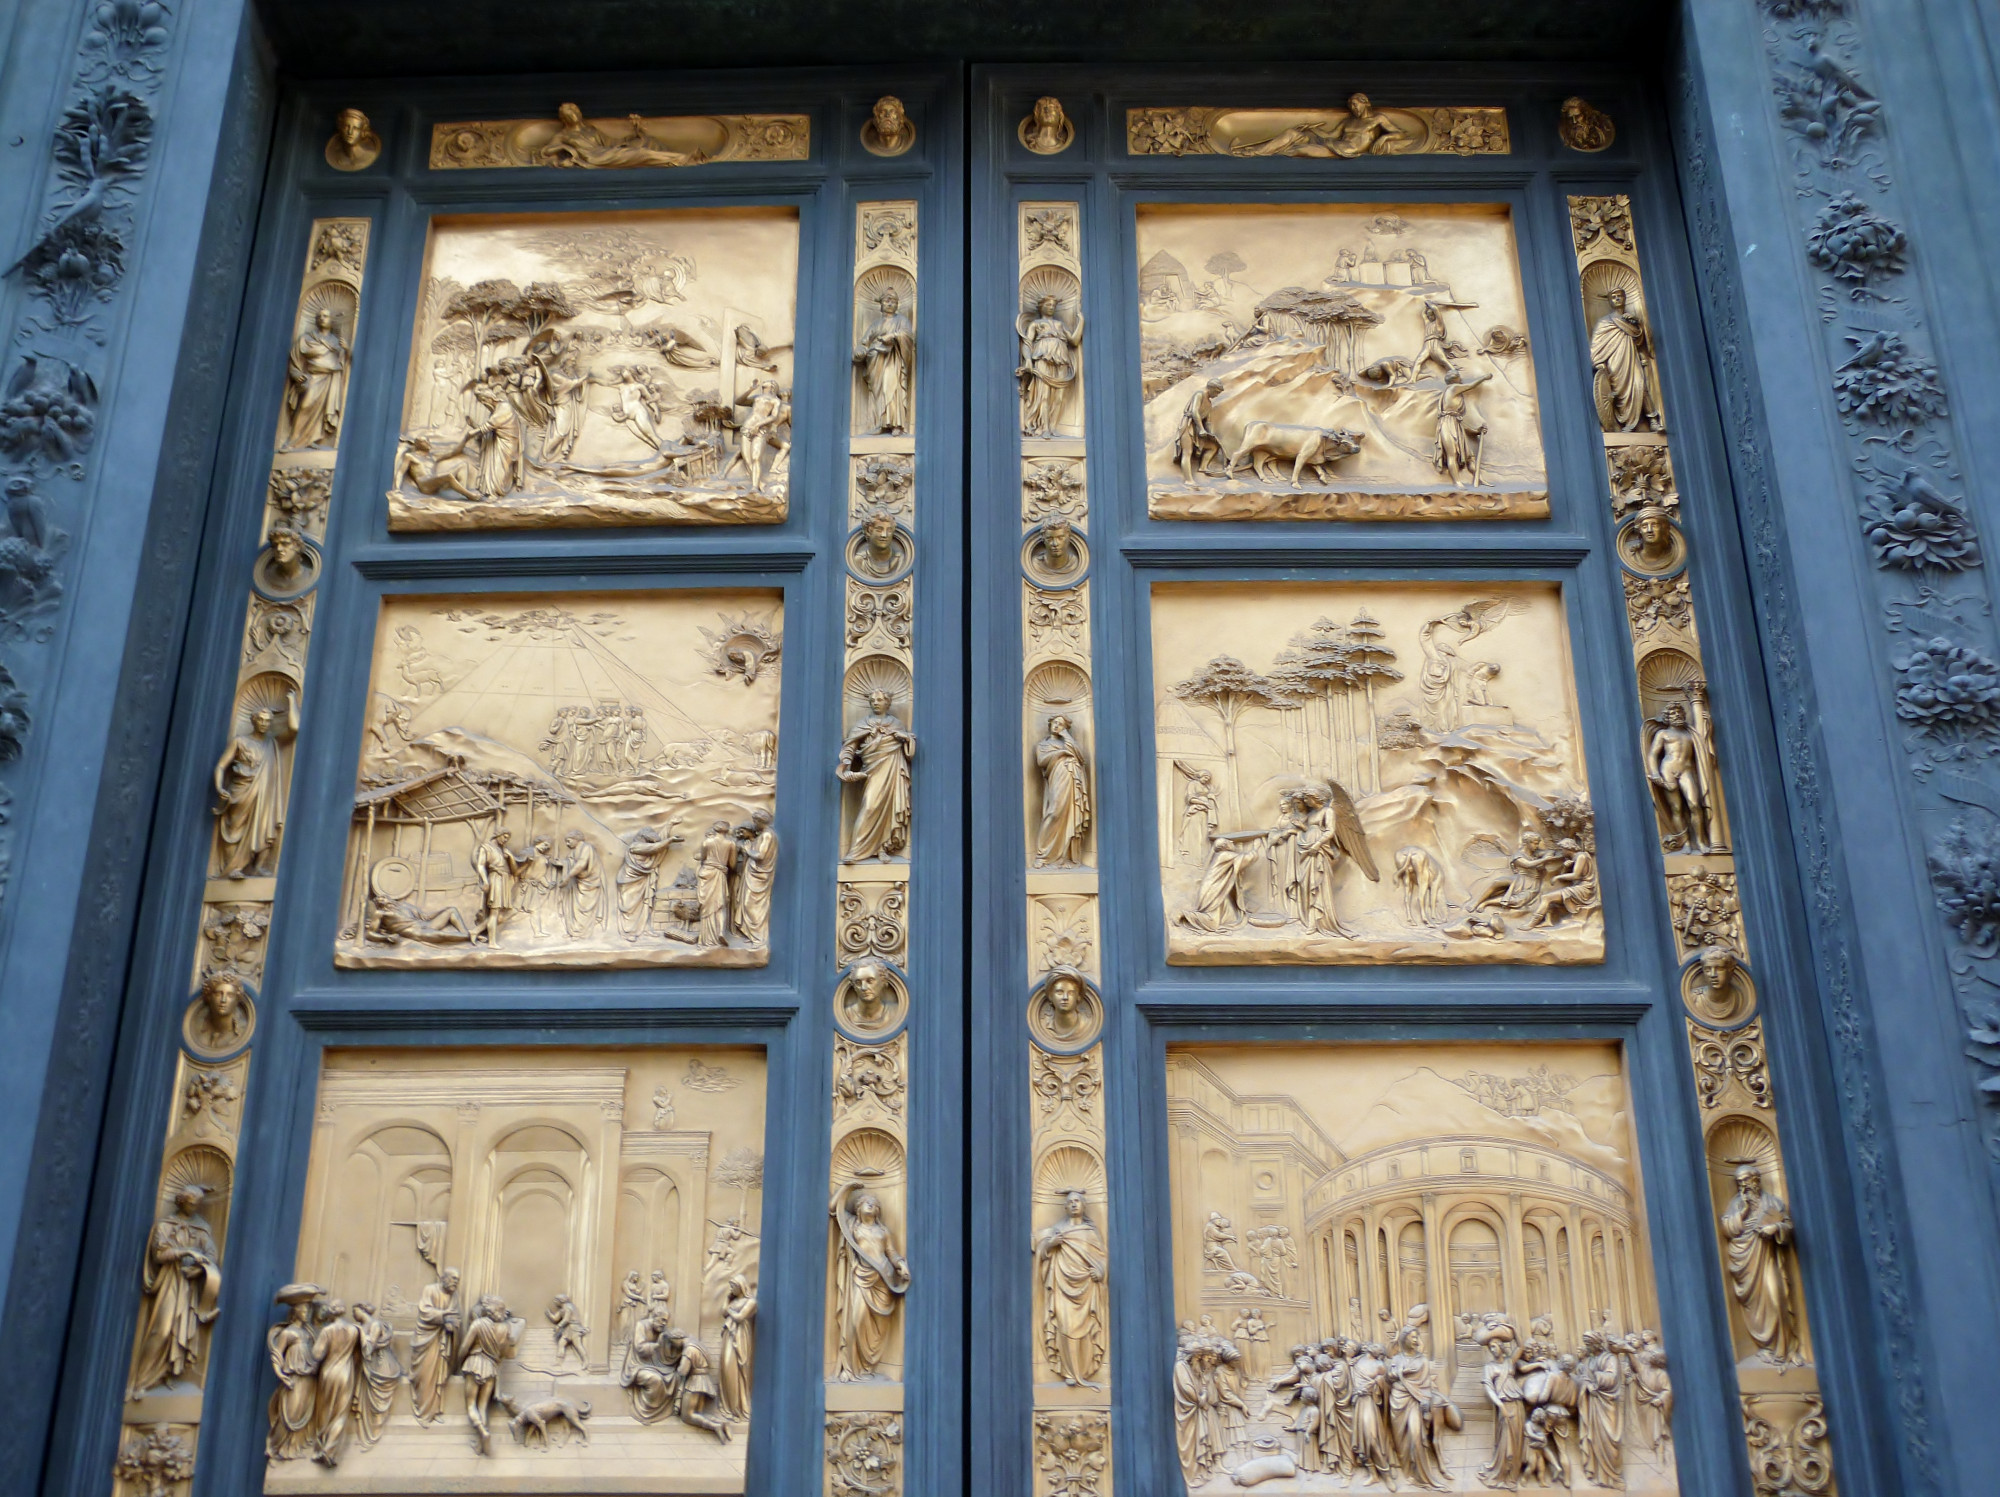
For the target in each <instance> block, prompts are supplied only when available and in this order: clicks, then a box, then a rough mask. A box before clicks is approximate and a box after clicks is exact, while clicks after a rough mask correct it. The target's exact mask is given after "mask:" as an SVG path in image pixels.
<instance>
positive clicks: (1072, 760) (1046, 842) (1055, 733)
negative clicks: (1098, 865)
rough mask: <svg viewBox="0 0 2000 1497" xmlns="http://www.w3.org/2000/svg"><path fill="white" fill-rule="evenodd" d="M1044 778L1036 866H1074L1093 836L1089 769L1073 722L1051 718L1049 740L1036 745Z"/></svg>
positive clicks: (1065, 717)
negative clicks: (1078, 744) (1071, 724)
mask: <svg viewBox="0 0 2000 1497" xmlns="http://www.w3.org/2000/svg"><path fill="white" fill-rule="evenodd" d="M1035 765H1036V768H1037V769H1039V770H1040V771H1041V776H1042V820H1041V826H1040V828H1039V829H1038V830H1037V832H1036V834H1035V866H1036V867H1037V868H1047V867H1051V866H1055V867H1062V866H1074V865H1076V864H1078V863H1080V862H1082V861H1083V852H1084V845H1085V840H1086V839H1087V838H1088V837H1089V835H1090V822H1091V805H1090V770H1089V768H1088V766H1087V765H1086V763H1085V761H1084V756H1083V750H1082V749H1081V748H1079V747H1078V746H1077V741H1076V735H1075V733H1074V732H1073V731H1072V729H1071V727H1070V720H1069V718H1068V717H1067V716H1065V715H1064V714H1062V713H1057V714H1056V715H1055V716H1053V717H1051V718H1050V719H1049V730H1048V734H1047V736H1046V737H1044V738H1043V739H1042V741H1041V742H1040V743H1038V744H1036V745H1035Z"/></svg>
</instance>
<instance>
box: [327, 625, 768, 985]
mask: <svg viewBox="0 0 2000 1497" xmlns="http://www.w3.org/2000/svg"><path fill="white" fill-rule="evenodd" d="M776 600H777V594H775V593H770V592H764V591H756V592H728V593H720V592H708V591H699V590H690V591H676V592H654V593H632V592H628V593H619V594H590V595H585V596H579V595H575V594H563V595H546V594H539V595H532V596H500V597H496V596H492V595H487V596H482V597H478V598H470V597H463V598H419V597H407V596H406V597H398V598H393V599H390V600H387V601H386V602H385V603H384V605H383V612H382V617H381V620H380V625H379V628H378V632H377V640H376V656H375V665H374V672H373V676H372V678H371V681H372V692H373V698H374V700H375V701H376V703H377V704H378V709H377V710H375V711H374V712H373V713H372V714H371V718H372V720H371V725H370V726H369V728H368V729H367V731H366V732H365V734H364V737H363V743H362V753H361V761H360V766H359V772H358V774H357V777H356V787H355V799H354V811H353V817H354V820H353V827H352V831H351V832H350V836H349V862H348V870H347V889H346V905H345V914H346V922H347V923H346V924H345V925H344V926H343V928H342V929H341V931H340V933H339V937H338V943H337V945H336V948H335V958H336V961H337V962H338V963H339V964H340V965H343V966H357V967H382V966H402V967H414V966H478V967H520V966H562V967H584V966H614V967H633V966H661V965H665V966H671V965H690V964H691V965H706V966H758V965H762V964H763V963H764V962H765V961H766V960H768V958H769V951H770V936H771V929H770V928H771V911H772V901H773V894H774V888H775V881H776V876H777V859H778V836H777V834H776V832H775V831H774V830H773V824H774V819H775V807H774V797H775V792H776V785H777V761H776V744H777V722H778V701H779V695H780V678H781V668H780V661H781V657H782V651H783V646H782V637H781V633H780V629H779V617H778V613H777V611H776V609H775V608H769V609H760V610H759V611H758V614H757V620H758V634H757V646H756V654H755V655H754V656H749V655H747V654H745V652H744V649H742V648H739V647H737V646H736V645H735V644H734V643H733V642H734V641H737V640H738V638H739V636H740V635H741V633H742V629H743V627H744V625H743V620H744V619H745V618H746V617H748V615H747V614H745V613H742V612H740V611H739V610H738V609H737V608H736V606H735V605H738V604H741V603H744V602H752V603H757V604H774V603H775V602H776ZM718 622H719V623H720V625H721V627H720V628H719V629H718V628H717V627H716V625H717V624H718ZM717 641H721V646H720V648H722V649H723V650H724V652H725V664H728V667H729V668H727V669H721V668H718V667H717V666H716V664H715V661H716V659H717V649H718V645H717V643H716V642H717ZM731 649H735V650H736V659H735V661H734V663H731V662H729V660H728V657H727V653H726V652H727V651H729V650H731ZM745 662H754V668H752V665H751V664H749V663H745Z"/></svg>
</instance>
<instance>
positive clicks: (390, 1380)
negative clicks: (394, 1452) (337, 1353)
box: [353, 1301, 403, 1446]
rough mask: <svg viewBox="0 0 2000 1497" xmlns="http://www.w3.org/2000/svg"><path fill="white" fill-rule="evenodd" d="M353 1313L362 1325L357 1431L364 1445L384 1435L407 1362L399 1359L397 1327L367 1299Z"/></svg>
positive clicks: (355, 1413) (355, 1419)
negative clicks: (378, 1312) (397, 1358)
mask: <svg viewBox="0 0 2000 1497" xmlns="http://www.w3.org/2000/svg"><path fill="white" fill-rule="evenodd" d="M353 1314H354V1320H355V1323H356V1324H357V1325H359V1326H360V1327H361V1387H360V1390H359V1393H358V1396H357V1397H356V1399H355V1403H354V1434H355V1438H356V1439H358V1440H360V1442H361V1443H362V1445H364V1446H370V1445H373V1444H374V1443H375V1442H376V1441H377V1440H379V1439H381V1438H382V1431H383V1429H384V1428H385V1427H386V1426H387V1425H388V1423H389V1411H390V1410H391V1409H392V1408H393V1407H394V1406H395V1402H396V1385H397V1384H398V1383H400V1382H402V1380H403V1364H402V1363H401V1362H399V1361H397V1360H396V1328H395V1327H394V1326H392V1325H390V1324H389V1322H388V1321H386V1320H384V1319H382V1317H381V1316H379V1315H377V1314H376V1313H375V1307H374V1306H373V1305H371V1304H368V1303H366V1302H365V1301H358V1302H356V1304H355V1306H354V1311H353Z"/></svg>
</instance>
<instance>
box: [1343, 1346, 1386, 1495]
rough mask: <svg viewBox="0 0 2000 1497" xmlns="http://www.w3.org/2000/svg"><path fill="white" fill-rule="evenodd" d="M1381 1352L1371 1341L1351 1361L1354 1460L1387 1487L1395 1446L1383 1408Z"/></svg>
mask: <svg viewBox="0 0 2000 1497" xmlns="http://www.w3.org/2000/svg"><path fill="white" fill-rule="evenodd" d="M1383 1351H1384V1348H1382V1347H1381V1346H1379V1345H1377V1344H1376V1343H1375V1342H1372V1341H1371V1342H1369V1343H1368V1345H1366V1346H1364V1347H1362V1348H1361V1354H1360V1355H1359V1356H1357V1357H1356V1358H1355V1359H1354V1374H1353V1375H1354V1460H1355V1464H1356V1465H1357V1466H1358V1467H1360V1469H1361V1470H1363V1471H1367V1472H1373V1473H1374V1474H1375V1476H1376V1478H1377V1479H1378V1480H1380V1481H1381V1482H1383V1483H1384V1484H1385V1485H1386V1484H1388V1483H1389V1482H1391V1481H1393V1480H1394V1479H1395V1474H1396V1446H1395V1442H1394V1440H1393V1439H1392V1438H1391V1437H1390V1434H1389V1419H1388V1413H1387V1410H1386V1409H1385V1407H1384V1405H1385V1404H1386V1403H1387V1398H1386V1394H1387V1392H1388V1386H1387V1385H1388V1381H1389V1367H1388V1364H1387V1363H1386V1362H1384V1361H1383V1360H1382V1357H1383Z"/></svg>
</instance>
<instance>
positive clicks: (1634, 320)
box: [1590, 289, 1655, 431]
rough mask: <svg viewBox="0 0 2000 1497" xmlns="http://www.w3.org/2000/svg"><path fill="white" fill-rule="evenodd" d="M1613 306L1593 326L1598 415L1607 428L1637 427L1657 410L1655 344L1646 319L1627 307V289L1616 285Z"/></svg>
mask: <svg viewBox="0 0 2000 1497" xmlns="http://www.w3.org/2000/svg"><path fill="white" fill-rule="evenodd" d="M1608 299H1609V301H1610V303H1611V310H1610V311H1608V312H1606V313H1605V314H1604V315H1603V316H1602V317H1600V318H1598V319H1597V326H1596V327H1594V328H1592V329H1591V330H1590V369H1591V374H1592V376H1593V383H1594V387H1595V391H1596V395H1597V416H1598V420H1599V421H1600V423H1602V425H1603V427H1604V429H1605V430H1606V431H1637V430H1639V428H1640V427H1642V426H1644V425H1646V424H1647V422H1648V421H1649V420H1650V419H1651V417H1652V416H1653V415H1654V412H1655V404H1654V400H1653V392H1652V370H1651V368H1650V365H1651V362H1652V352H1653V350H1652V347H1651V343H1650V340H1649V339H1648V337H1647V335H1646V323H1645V320H1644V319H1643V318H1641V317H1639V316H1638V315H1637V314H1635V313H1633V312H1631V311H1629V310H1627V307H1626V298H1625V293H1624V292H1623V291H1621V290H1616V289H1614V290H1613V291H1612V292H1611V294H1610V297H1609V298H1608Z"/></svg>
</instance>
